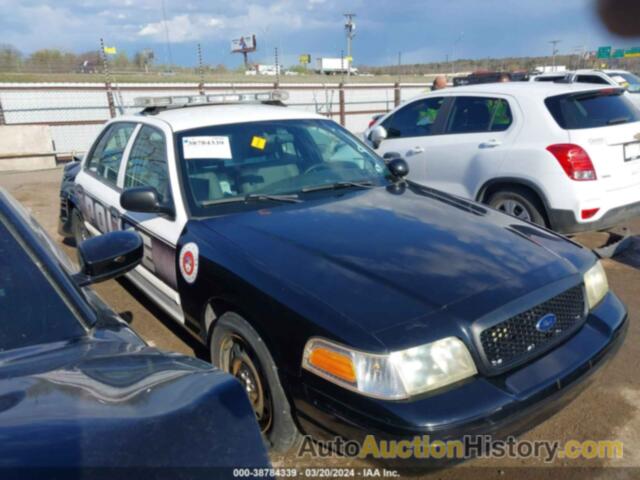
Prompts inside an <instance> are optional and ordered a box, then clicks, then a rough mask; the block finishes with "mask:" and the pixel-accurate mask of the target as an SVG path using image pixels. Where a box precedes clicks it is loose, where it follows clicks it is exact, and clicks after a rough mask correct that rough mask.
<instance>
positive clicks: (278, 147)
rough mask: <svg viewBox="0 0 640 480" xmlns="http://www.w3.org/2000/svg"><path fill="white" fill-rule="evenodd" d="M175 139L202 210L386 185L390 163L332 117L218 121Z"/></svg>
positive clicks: (188, 187)
mask: <svg viewBox="0 0 640 480" xmlns="http://www.w3.org/2000/svg"><path fill="white" fill-rule="evenodd" d="M176 140H177V141H176V143H177V145H178V153H179V156H180V163H181V167H182V172H183V178H184V183H185V193H186V196H187V199H188V202H189V204H190V206H191V208H192V211H193V212H194V213H195V214H196V215H198V214H200V215H202V214H206V213H207V212H208V211H209V209H210V208H215V206H217V205H221V204H228V203H230V202H233V200H234V199H238V201H242V199H245V198H248V196H251V197H252V198H254V197H257V196H261V195H263V196H268V195H283V194H306V193H309V192H311V191H322V190H323V189H316V188H314V187H321V186H322V185H333V184H338V183H340V184H343V185H347V184H353V188H357V185H356V184H359V183H366V184H371V185H384V184H387V183H388V180H387V178H388V176H389V172H388V170H387V168H386V166H385V164H384V162H383V161H382V160H381V159H380V158H379V157H378V156H377V155H375V154H374V153H373V152H372V151H371V150H369V149H368V148H367V147H366V146H364V145H363V144H362V143H360V142H359V141H358V140H357V139H356V138H354V137H353V135H351V134H350V133H348V132H347V131H346V130H345V129H343V128H342V127H340V126H339V125H337V124H336V123H335V122H333V121H330V120H274V121H262V122H248V123H240V124H232V125H217V126H211V127H203V128H198V129H194V130H188V131H185V132H180V133H179V134H177V139H176ZM326 191H329V190H326ZM265 198H266V197H265Z"/></svg>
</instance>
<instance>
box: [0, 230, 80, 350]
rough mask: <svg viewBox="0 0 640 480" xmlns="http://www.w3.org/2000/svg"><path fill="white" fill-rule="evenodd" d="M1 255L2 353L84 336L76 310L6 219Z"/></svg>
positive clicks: (0, 329) (0, 322) (0, 338)
mask: <svg viewBox="0 0 640 480" xmlns="http://www.w3.org/2000/svg"><path fill="white" fill-rule="evenodd" d="M0 258H2V259H3V260H2V262H0V352H2V351H5V350H11V349H14V348H19V347H25V346H28V345H36V344H40V343H49V342H55V341H61V340H68V339H72V338H75V337H80V336H82V335H84V333H85V331H84V328H83V327H82V326H81V324H80V322H79V320H78V319H77V318H76V316H75V315H74V313H73V312H72V311H71V309H70V308H69V307H68V306H67V304H66V303H65V302H64V300H63V299H62V297H61V296H60V294H59V293H58V292H57V291H56V289H55V288H54V286H53V285H52V284H51V282H50V281H49V280H48V279H47V277H46V276H45V274H44V272H43V271H42V270H41V269H40V268H39V266H38V265H37V264H36V263H35V262H34V260H33V259H32V258H31V256H30V255H29V254H28V253H27V251H25V249H24V248H23V247H22V246H21V245H20V244H19V243H18V242H17V241H16V239H15V238H14V236H13V235H12V234H11V233H10V232H9V230H8V229H7V228H6V227H5V225H4V224H3V223H2V222H0Z"/></svg>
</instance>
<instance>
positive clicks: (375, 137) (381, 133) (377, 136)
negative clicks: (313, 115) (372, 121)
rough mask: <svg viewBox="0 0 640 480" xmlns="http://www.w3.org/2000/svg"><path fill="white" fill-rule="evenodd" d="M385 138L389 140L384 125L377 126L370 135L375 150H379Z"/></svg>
mask: <svg viewBox="0 0 640 480" xmlns="http://www.w3.org/2000/svg"><path fill="white" fill-rule="evenodd" d="M385 138H387V130H386V129H385V128H384V127H383V126H382V125H376V126H375V127H373V128H372V129H371V133H369V140H371V144H372V145H373V148H378V147H379V146H380V144H381V143H382V141H383V140H384V139H385Z"/></svg>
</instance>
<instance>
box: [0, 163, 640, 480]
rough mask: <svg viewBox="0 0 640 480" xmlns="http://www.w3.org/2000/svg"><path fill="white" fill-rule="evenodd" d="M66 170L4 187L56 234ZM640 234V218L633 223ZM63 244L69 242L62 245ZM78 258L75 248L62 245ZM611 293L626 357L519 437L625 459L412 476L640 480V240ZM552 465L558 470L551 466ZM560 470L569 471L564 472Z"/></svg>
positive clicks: (483, 465) (122, 299) (155, 337)
mask: <svg viewBox="0 0 640 480" xmlns="http://www.w3.org/2000/svg"><path fill="white" fill-rule="evenodd" d="M61 172H62V170H61V168H57V169H55V170H47V171H39V172H30V173H4V174H0V187H2V188H5V189H7V190H8V191H9V192H10V193H11V194H12V195H13V196H14V197H16V198H17V199H18V200H19V201H20V202H22V203H23V204H24V205H25V206H26V207H28V208H29V209H30V210H31V211H32V213H33V214H34V215H35V217H36V218H37V219H38V220H39V221H40V223H41V224H42V225H43V226H44V227H45V228H46V229H47V231H49V232H50V234H51V236H52V237H53V238H55V239H56V240H58V241H59V242H61V238H60V237H59V236H58V235H57V233H56V227H57V218H58V206H59V201H58V189H59V185H60V177H61ZM630 227H631V231H632V233H634V234H635V235H638V234H640V218H638V219H636V220H635V221H634V222H632V223H631V225H630ZM604 239H605V236H604V234H590V235H582V236H579V237H576V240H578V241H579V242H582V243H584V244H586V245H588V246H590V247H595V246H598V244H599V243H601V242H603V241H604ZM61 243H62V242H61ZM63 248H64V249H65V251H66V252H67V253H68V254H69V255H70V256H72V258H75V250H74V249H73V248H71V247H68V246H66V245H63ZM604 264H605V267H606V269H607V273H608V277H609V283H610V285H611V288H612V289H613V290H614V291H615V292H616V293H617V294H618V295H619V296H620V298H621V299H622V300H623V301H624V303H625V304H626V305H627V307H628V309H629V317H630V318H629V320H630V326H629V327H630V328H629V333H628V336H627V339H626V342H625V344H624V345H623V346H622V348H621V350H620V352H619V354H618V355H617V357H615V358H614V359H613V360H612V361H611V362H610V363H609V364H608V365H607V366H606V367H604V368H603V369H602V370H601V371H600V372H599V373H598V376H597V380H596V381H595V382H594V384H593V385H592V386H590V387H589V388H588V389H587V390H586V391H584V392H583V393H582V394H581V395H580V396H579V397H578V398H577V399H576V400H574V401H573V403H571V404H570V405H569V406H568V407H567V408H565V409H564V410H562V411H561V412H559V413H558V414H556V415H555V416H554V417H552V418H551V419H549V420H547V421H546V422H544V423H543V424H541V425H539V426H538V427H537V428H535V429H534V430H532V431H530V432H528V433H527V434H526V435H523V436H522V437H520V438H521V439H528V440H540V439H548V440H559V441H567V440H570V439H576V440H622V441H623V442H624V456H623V458H621V459H614V460H558V461H556V462H554V463H553V464H551V465H550V466H549V465H547V464H544V463H543V462H542V461H541V460H531V459H528V460H524V459H508V460H497V459H491V460H486V459H476V460H472V461H469V462H466V463H464V464H461V465H458V466H455V467H452V468H449V469H444V470H439V471H435V472H430V473H424V472H422V473H419V472H413V475H412V476H416V477H422V476H427V477H428V478H434V479H453V478H470V479H478V478H500V479H504V478H518V479H519V478H544V477H548V476H550V475H551V476H553V477H555V476H560V475H561V476H562V478H621V479H625V478H628V479H635V478H640V374H639V371H640V370H637V369H639V366H640V342H639V340H640V326H639V324H638V322H640V318H639V317H640V237H636V238H635V239H634V240H633V242H632V245H631V247H630V248H629V249H627V251H626V252H625V253H624V254H622V255H621V256H619V257H616V258H615V259H614V260H605V261H604ZM96 290H97V291H98V292H99V294H100V295H101V296H102V297H103V298H104V299H105V300H106V301H107V303H109V304H110V305H111V306H112V307H113V308H114V309H116V310H117V311H118V312H129V313H130V315H131V317H132V321H131V326H132V327H133V328H134V329H135V330H136V331H137V332H138V333H139V334H140V335H142V337H144V338H145V339H146V340H147V341H148V342H150V343H151V344H153V345H155V346H157V347H159V348H162V349H167V350H173V351H178V352H182V353H185V354H189V355H195V356H198V357H201V358H206V350H205V349H204V348H202V347H201V346H200V345H199V344H198V343H197V342H196V341H195V340H194V339H193V338H192V337H191V336H190V335H189V334H187V333H185V332H184V331H183V330H182V329H181V327H179V326H178V325H176V324H175V323H174V322H173V321H172V320H171V319H170V318H168V317H167V316H166V315H165V314H163V312H161V311H160V310H159V309H157V308H156V307H154V306H153V304H151V303H150V302H148V301H147V300H146V299H145V298H144V297H143V296H142V295H141V294H140V292H139V291H137V290H136V289H135V287H133V286H132V285H131V284H129V283H127V282H126V281H109V282H106V283H104V284H100V285H97V286H96ZM272 461H273V465H274V467H279V468H285V467H288V468H292V467H298V468H301V467H304V466H316V467H347V466H349V467H357V468H358V469H359V470H357V472H356V475H357V476H358V477H363V476H366V471H365V470H362V467H369V468H376V467H379V466H377V465H372V464H366V463H357V462H353V461H350V460H348V459H344V458H337V459H329V460H326V459H323V460H314V461H311V460H305V461H304V462H303V461H301V460H299V459H296V457H295V456H285V457H283V456H274V457H273V458H272ZM549 467H552V468H551V469H550V468H549ZM553 467H563V468H562V470H561V471H560V470H558V469H556V468H553Z"/></svg>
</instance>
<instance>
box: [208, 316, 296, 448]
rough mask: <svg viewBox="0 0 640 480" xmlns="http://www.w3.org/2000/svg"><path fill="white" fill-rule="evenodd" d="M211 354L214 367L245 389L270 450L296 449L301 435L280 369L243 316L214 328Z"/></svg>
mask: <svg viewBox="0 0 640 480" xmlns="http://www.w3.org/2000/svg"><path fill="white" fill-rule="evenodd" d="M210 350H211V363H213V364H214V365H215V366H216V367H218V368H220V369H221V370H223V371H225V372H227V373H230V374H231V375H233V376H234V377H236V378H237V379H238V380H239V381H240V383H241V384H242V386H243V387H244V389H245V391H246V393H247V396H248V397H249V401H250V402H251V406H252V407H253V411H254V413H255V415H256V420H257V421H258V425H259V426H260V431H261V432H262V436H263V438H264V439H265V440H266V442H267V444H268V445H269V447H270V448H271V449H273V450H275V451H278V452H286V451H288V450H290V449H292V448H293V447H294V446H295V445H296V444H297V442H298V440H299V439H300V433H299V432H298V428H297V427H296V424H295V422H294V420H293V416H292V414H291V406H290V405H289V401H288V400H287V397H286V395H285V393H284V390H283V388H282V385H281V384H280V380H279V378H278V370H277V367H276V365H275V363H274V361H273V358H272V357H271V354H270V353H269V350H268V349H267V347H266V345H265V344H264V342H263V341H262V339H261V338H260V335H258V333H257V332H256V331H255V330H254V329H253V327H252V326H251V325H250V324H249V323H248V322H247V321H246V320H245V319H244V318H242V317H241V316H240V315H238V314H237V313H233V312H227V313H225V314H224V315H222V316H221V317H220V319H218V321H217V322H216V324H215V325H214V329H213V334H212V335H211V341H210Z"/></svg>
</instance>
